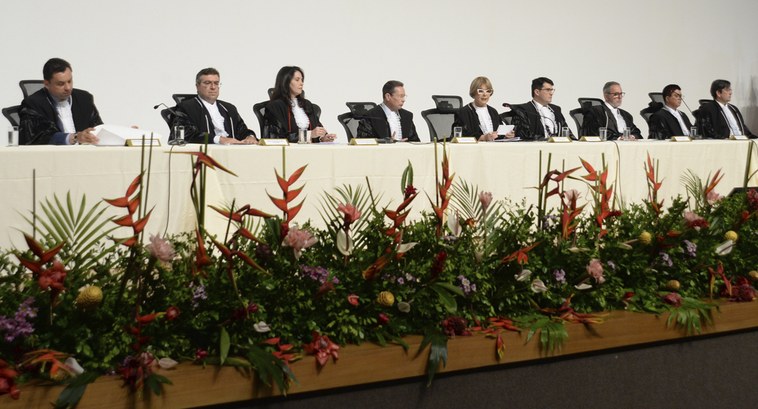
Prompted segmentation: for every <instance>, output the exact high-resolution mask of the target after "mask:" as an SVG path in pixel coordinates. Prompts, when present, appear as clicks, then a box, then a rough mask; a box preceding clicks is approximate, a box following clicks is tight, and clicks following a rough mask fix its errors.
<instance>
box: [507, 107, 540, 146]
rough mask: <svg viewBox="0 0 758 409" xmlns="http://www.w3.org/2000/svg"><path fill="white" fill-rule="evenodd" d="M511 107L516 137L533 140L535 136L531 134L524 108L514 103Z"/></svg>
mask: <svg viewBox="0 0 758 409" xmlns="http://www.w3.org/2000/svg"><path fill="white" fill-rule="evenodd" d="M511 109H512V110H513V125H514V126H515V127H516V137H517V138H519V139H521V140H522V141H533V140H534V139H535V137H534V135H532V131H531V126H529V118H528V116H527V114H526V111H525V110H524V108H521V107H519V106H517V105H514V106H512V107H511Z"/></svg>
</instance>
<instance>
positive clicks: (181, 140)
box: [153, 102, 187, 145]
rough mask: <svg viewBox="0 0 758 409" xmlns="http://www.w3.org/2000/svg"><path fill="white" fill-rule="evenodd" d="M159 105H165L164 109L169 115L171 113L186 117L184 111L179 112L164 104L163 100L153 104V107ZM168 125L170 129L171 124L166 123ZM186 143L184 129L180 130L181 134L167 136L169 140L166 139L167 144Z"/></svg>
mask: <svg viewBox="0 0 758 409" xmlns="http://www.w3.org/2000/svg"><path fill="white" fill-rule="evenodd" d="M161 106H164V107H166V109H167V110H168V112H169V113H170V114H171V115H173V116H174V117H176V118H184V119H187V114H185V113H184V112H179V111H177V110H175V109H173V108H171V107H169V106H168V105H166V104H164V103H163V102H161V103H160V104H158V105H156V106H154V107H153V109H158V108H160V107H161ZM168 125H169V131H171V129H170V128H171V124H168ZM172 133H173V132H172ZM186 143H187V141H185V140H184V130H182V131H181V135H171V137H169V141H168V144H169V145H185V144H186Z"/></svg>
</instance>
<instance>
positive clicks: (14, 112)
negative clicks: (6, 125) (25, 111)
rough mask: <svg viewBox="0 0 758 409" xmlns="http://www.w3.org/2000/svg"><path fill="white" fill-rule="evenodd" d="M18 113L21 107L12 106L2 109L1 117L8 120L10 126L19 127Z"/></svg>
mask: <svg viewBox="0 0 758 409" xmlns="http://www.w3.org/2000/svg"><path fill="white" fill-rule="evenodd" d="M19 112H21V105H13V106H9V107H7V108H3V116H4V117H6V118H7V119H8V122H10V123H11V125H12V126H19V125H20V124H21V119H20V118H19Z"/></svg>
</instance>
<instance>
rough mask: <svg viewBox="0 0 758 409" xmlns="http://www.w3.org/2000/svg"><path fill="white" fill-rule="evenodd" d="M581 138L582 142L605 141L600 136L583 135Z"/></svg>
mask: <svg viewBox="0 0 758 409" xmlns="http://www.w3.org/2000/svg"><path fill="white" fill-rule="evenodd" d="M579 140H580V141H582V142H603V140H602V139H600V137H599V136H582V137H581V138H580V139H579Z"/></svg>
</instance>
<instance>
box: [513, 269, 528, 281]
mask: <svg viewBox="0 0 758 409" xmlns="http://www.w3.org/2000/svg"><path fill="white" fill-rule="evenodd" d="M531 275H532V270H528V269H523V270H521V272H520V273H518V274H514V277H515V278H516V281H519V282H524V281H526V280H528V279H529V277H530V276H531Z"/></svg>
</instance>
